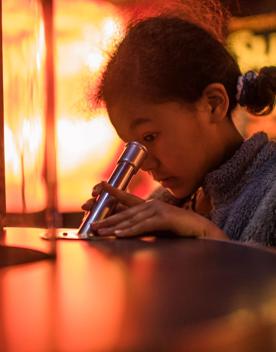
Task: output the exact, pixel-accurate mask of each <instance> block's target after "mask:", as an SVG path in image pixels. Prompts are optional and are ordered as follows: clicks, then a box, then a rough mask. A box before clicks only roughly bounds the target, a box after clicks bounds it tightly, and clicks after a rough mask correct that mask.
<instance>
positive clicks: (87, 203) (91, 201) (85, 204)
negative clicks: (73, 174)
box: [81, 198, 96, 211]
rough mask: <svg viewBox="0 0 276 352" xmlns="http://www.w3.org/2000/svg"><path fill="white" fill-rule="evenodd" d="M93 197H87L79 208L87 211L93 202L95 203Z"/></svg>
mask: <svg viewBox="0 0 276 352" xmlns="http://www.w3.org/2000/svg"><path fill="white" fill-rule="evenodd" d="M95 200H96V199H95V198H91V199H88V201H86V202H85V203H84V204H83V205H82V206H81V208H82V209H83V210H85V211H89V210H90V209H91V208H92V207H93V205H94V203H95Z"/></svg>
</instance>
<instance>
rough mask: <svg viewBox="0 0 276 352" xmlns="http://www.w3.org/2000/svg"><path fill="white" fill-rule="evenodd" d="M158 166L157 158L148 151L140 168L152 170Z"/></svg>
mask: <svg viewBox="0 0 276 352" xmlns="http://www.w3.org/2000/svg"><path fill="white" fill-rule="evenodd" d="M157 167H158V160H157V159H156V158H155V157H153V156H152V155H151V154H150V153H148V155H147V157H146V159H145V160H144V162H143V164H142V166H141V169H142V170H144V171H147V172H149V171H152V170H155V169H156V168H157Z"/></svg>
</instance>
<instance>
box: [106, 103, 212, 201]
mask: <svg viewBox="0 0 276 352" xmlns="http://www.w3.org/2000/svg"><path fill="white" fill-rule="evenodd" d="M108 112H109V116H110V119H111V122H112V124H113V126H114V127H115V129H116V131H117V133H118V135H119V137H120V138H121V139H122V140H123V141H125V142H129V141H134V140H136V141H138V142H140V143H142V144H144V145H145V146H146V147H147V149H148V152H149V153H148V156H147V158H146V160H145V162H144V164H143V167H142V168H143V169H144V170H145V171H148V172H149V173H150V174H151V175H152V177H153V178H154V179H155V180H156V181H158V182H159V183H160V184H161V185H162V186H164V187H165V188H167V189H168V190H169V191H170V192H171V193H172V194H173V195H174V196H175V197H177V198H182V197H186V196H188V195H190V194H191V193H193V192H194V191H195V190H196V189H197V188H198V187H199V186H200V184H201V183H202V181H203V179H204V176H205V175H206V173H208V172H209V171H210V169H212V167H213V166H214V165H215V164H216V163H217V161H216V160H217V156H216V153H215V149H216V148H215V139H216V138H215V136H216V126H215V125H216V124H214V123H212V122H211V121H210V109H209V106H207V105H206V104H204V103H202V102H200V101H199V102H197V103H195V104H186V103H181V104H180V103H177V102H167V103H160V104H146V103H138V102H137V103H132V104H130V103H128V104H126V103H123V104H116V105H114V106H112V107H110V108H108Z"/></svg>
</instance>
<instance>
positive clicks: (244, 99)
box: [238, 66, 276, 116]
mask: <svg viewBox="0 0 276 352" xmlns="http://www.w3.org/2000/svg"><path fill="white" fill-rule="evenodd" d="M275 94H276V67H275V66H271V67H263V68H262V69H261V70H260V73H259V74H257V73H256V72H254V71H248V72H246V73H245V74H244V75H243V78H242V88H241V91H240V96H239V99H238V102H239V104H240V105H241V106H246V107H247V110H248V111H249V112H250V113H252V114H253V115H259V116H261V115H267V114H269V113H270V112H271V111H272V110H273V107H274V105H275Z"/></svg>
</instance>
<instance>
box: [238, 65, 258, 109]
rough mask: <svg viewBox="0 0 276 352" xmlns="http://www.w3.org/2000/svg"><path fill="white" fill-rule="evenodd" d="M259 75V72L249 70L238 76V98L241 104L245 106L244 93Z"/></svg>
mask: <svg viewBox="0 0 276 352" xmlns="http://www.w3.org/2000/svg"><path fill="white" fill-rule="evenodd" d="M257 77H258V73H257V72H255V71H248V72H246V73H245V74H244V75H241V76H239V77H238V81H237V94H236V99H237V102H238V103H239V104H240V105H241V106H244V95H245V94H246V90H247V88H248V87H249V86H251V85H252V83H253V82H254V81H255V79H256V78H257ZM243 90H244V91H243Z"/></svg>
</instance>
